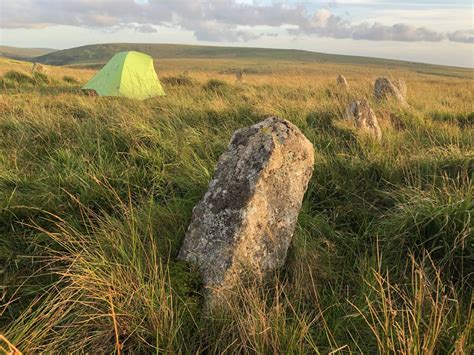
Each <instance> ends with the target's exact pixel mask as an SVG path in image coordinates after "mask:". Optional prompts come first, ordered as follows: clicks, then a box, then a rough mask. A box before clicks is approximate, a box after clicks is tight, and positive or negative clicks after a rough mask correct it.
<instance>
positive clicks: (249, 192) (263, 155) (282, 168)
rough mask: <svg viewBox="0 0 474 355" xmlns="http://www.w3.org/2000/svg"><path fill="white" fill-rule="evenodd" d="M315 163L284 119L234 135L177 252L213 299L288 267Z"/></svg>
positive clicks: (300, 135)
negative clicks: (193, 267) (197, 273)
mask: <svg viewBox="0 0 474 355" xmlns="http://www.w3.org/2000/svg"><path fill="white" fill-rule="evenodd" d="M313 163H314V152H313V146H312V144H311V143H310V141H309V140H308V139H307V138H306V137H305V136H304V135H303V133H301V131H300V130H299V129H298V128H297V127H296V126H294V125H293V124H291V123H290V122H288V121H286V120H283V119H281V118H278V117H269V118H267V119H265V120H264V121H262V122H260V123H257V124H255V125H253V126H250V127H247V128H243V129H240V130H238V131H236V132H235V133H234V135H233V136H232V139H231V141H230V144H229V146H228V148H227V150H226V151H225V152H224V153H223V154H222V155H221V157H220V159H219V162H218V164H217V168H216V172H215V175H214V177H213V179H212V180H211V182H210V183H209V187H208V190H207V192H206V194H205V195H204V197H203V199H202V200H201V201H200V202H199V203H198V204H197V205H196V207H195V208H194V210H193V215H192V220H191V224H190V225H189V228H188V230H187V232H186V235H185V238H184V242H183V245H182V247H181V250H180V252H179V258H180V259H182V260H187V261H188V262H190V263H192V264H195V265H196V266H197V267H198V269H199V271H200V273H201V275H202V278H203V282H204V285H205V287H206V289H207V291H208V293H209V294H210V295H211V296H218V295H219V294H222V292H225V291H226V290H229V289H231V288H232V287H233V286H235V285H237V284H238V283H239V281H241V280H246V279H247V278H251V279H254V280H261V279H263V278H264V277H266V276H268V275H269V274H271V273H272V272H273V271H274V270H275V269H277V268H278V267H281V266H282V265H283V264H284V262H285V259H286V255H287V250H288V247H289V245H290V242H291V239H292V236H293V232H294V229H295V226H296V221H297V218H298V213H299V210H300V208H301V203H302V200H303V195H304V193H305V191H306V189H307V186H308V182H309V180H310V178H311V175H312V172H313Z"/></svg>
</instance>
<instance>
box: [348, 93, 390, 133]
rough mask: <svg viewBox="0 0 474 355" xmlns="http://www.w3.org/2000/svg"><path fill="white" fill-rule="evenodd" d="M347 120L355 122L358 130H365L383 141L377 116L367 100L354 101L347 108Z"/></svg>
mask: <svg viewBox="0 0 474 355" xmlns="http://www.w3.org/2000/svg"><path fill="white" fill-rule="evenodd" d="M346 119H349V120H352V121H354V122H355V125H356V127H357V128H360V129H363V130H365V131H366V132H368V133H369V134H371V135H372V136H373V137H374V138H376V139H378V140H381V139H382V131H381V129H380V126H379V123H378V120H377V116H375V113H374V111H372V109H371V108H370V106H369V102H368V101H367V100H362V101H354V102H352V103H351V104H350V105H349V106H347V109H346Z"/></svg>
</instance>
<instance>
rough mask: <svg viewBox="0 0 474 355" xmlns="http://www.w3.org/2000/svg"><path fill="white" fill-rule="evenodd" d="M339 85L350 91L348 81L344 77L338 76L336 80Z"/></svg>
mask: <svg viewBox="0 0 474 355" xmlns="http://www.w3.org/2000/svg"><path fill="white" fill-rule="evenodd" d="M336 82H337V85H339V86H340V87H342V88H344V89H349V84H348V83H347V80H346V78H345V76H344V75H338V77H337V78H336Z"/></svg>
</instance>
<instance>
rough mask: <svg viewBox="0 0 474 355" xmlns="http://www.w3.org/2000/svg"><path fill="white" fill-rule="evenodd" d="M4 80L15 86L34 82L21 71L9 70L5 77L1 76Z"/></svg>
mask: <svg viewBox="0 0 474 355" xmlns="http://www.w3.org/2000/svg"><path fill="white" fill-rule="evenodd" d="M3 78H4V79H7V80H10V81H12V82H15V83H17V84H34V83H35V80H34V79H33V78H32V77H31V76H30V75H28V74H26V73H23V72H21V71H15V70H11V71H9V72H7V73H5V75H3Z"/></svg>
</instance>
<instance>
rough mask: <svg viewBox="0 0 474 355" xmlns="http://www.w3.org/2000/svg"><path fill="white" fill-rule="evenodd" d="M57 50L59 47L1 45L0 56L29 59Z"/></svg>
mask: <svg viewBox="0 0 474 355" xmlns="http://www.w3.org/2000/svg"><path fill="white" fill-rule="evenodd" d="M55 51H57V49H51V48H21V47H10V46H0V57H6V58H11V59H19V60H28V59H31V58H34V57H38V56H42V55H45V54H48V53H51V52H55Z"/></svg>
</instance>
